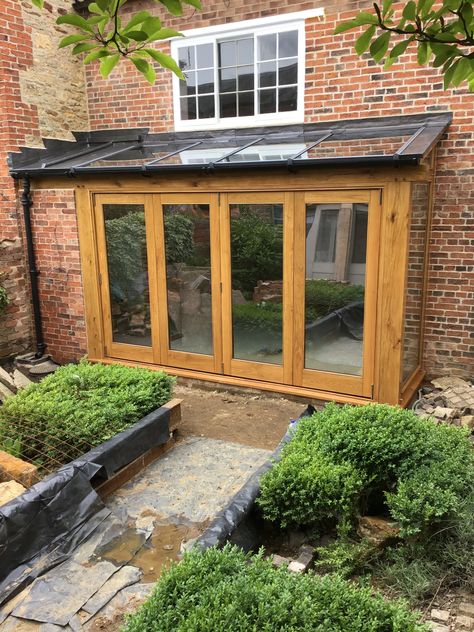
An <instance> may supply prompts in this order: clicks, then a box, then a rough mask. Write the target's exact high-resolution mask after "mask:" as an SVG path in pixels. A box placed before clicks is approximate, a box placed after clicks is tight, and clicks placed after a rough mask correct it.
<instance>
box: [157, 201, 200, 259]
mask: <svg viewBox="0 0 474 632" xmlns="http://www.w3.org/2000/svg"><path fill="white" fill-rule="evenodd" d="M164 224H165V251H166V263H182V262H185V261H187V260H188V259H191V258H192V257H193V255H194V223H193V220H192V219H191V218H190V217H187V216H186V215H183V214H182V213H165V218H164Z"/></svg>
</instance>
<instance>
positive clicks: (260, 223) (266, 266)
mask: <svg viewBox="0 0 474 632" xmlns="http://www.w3.org/2000/svg"><path fill="white" fill-rule="evenodd" d="M230 235H231V253H232V255H231V256H232V286H233V287H234V288H235V289H239V290H242V291H243V292H253V289H254V288H255V286H256V285H257V281H263V280H265V281H271V280H279V279H280V280H281V279H282V278H283V227H282V226H281V225H279V224H271V223H269V222H268V221H266V220H265V219H263V218H262V217H260V215H259V214H258V213H256V212H254V211H251V210H250V209H249V208H242V209H241V212H240V217H239V218H236V219H232V220H231V232H230Z"/></svg>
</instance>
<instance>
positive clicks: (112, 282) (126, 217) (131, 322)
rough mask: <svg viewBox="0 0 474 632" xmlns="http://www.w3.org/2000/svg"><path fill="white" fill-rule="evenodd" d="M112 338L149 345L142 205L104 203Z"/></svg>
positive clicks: (149, 320) (146, 268)
mask: <svg viewBox="0 0 474 632" xmlns="http://www.w3.org/2000/svg"><path fill="white" fill-rule="evenodd" d="M103 212H104V226H105V239H106V248H107V266H108V271H109V289H110V311H111V314H112V338H113V340H114V341H115V342H123V343H128V344H134V345H142V346H147V347H149V346H151V319H150V297H149V290H148V264H147V252H146V230H145V209H144V206H143V204H104V206H103Z"/></svg>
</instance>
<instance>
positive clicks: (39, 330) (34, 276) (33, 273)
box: [21, 174, 46, 358]
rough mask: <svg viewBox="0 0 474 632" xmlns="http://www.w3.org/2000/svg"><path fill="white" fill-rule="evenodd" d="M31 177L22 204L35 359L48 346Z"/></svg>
mask: <svg viewBox="0 0 474 632" xmlns="http://www.w3.org/2000/svg"><path fill="white" fill-rule="evenodd" d="M30 192H31V186H30V177H29V175H28V174H26V175H25V176H24V178H23V191H22V194H21V204H22V206H23V218H24V220H25V235H26V250H27V253H28V267H29V271H30V284H31V302H32V305H33V318H34V321H35V335H36V353H35V358H41V357H42V356H43V355H44V351H45V349H46V344H45V342H44V338H43V323H42V321H41V307H40V300H39V291H38V276H39V270H38V268H37V267H36V257H35V247H34V243H33V232H32V230H31V207H32V205H33V202H32V200H31V195H30Z"/></svg>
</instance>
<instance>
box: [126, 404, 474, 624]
mask: <svg viewBox="0 0 474 632" xmlns="http://www.w3.org/2000/svg"><path fill="white" fill-rule="evenodd" d="M292 434H293V433H290V434H288V435H286V437H285V438H284V440H283V441H282V443H281V445H280V446H279V448H278V449H277V450H276V452H275V453H274V454H273V458H272V459H271V460H270V461H269V462H268V463H267V464H265V465H264V466H262V467H261V468H260V470H258V471H257V472H256V473H255V474H254V475H253V476H252V478H251V479H249V481H248V482H247V483H246V485H245V486H244V487H243V488H242V489H241V490H240V491H239V492H238V493H237V494H236V496H235V497H234V498H233V499H232V500H231V502H230V503H229V505H228V506H227V507H226V508H225V509H224V510H223V511H222V512H221V513H220V514H219V515H218V516H217V517H216V519H215V520H214V521H213V523H211V525H210V526H209V528H208V529H207V530H206V532H205V533H204V534H203V535H202V536H201V537H200V538H199V539H198V541H197V544H196V550H194V551H193V553H192V555H191V556H189V557H188V558H186V559H185V561H184V562H182V563H181V564H180V565H179V566H176V567H174V568H173V569H172V570H171V571H170V572H169V573H167V574H166V575H165V576H164V578H163V579H162V581H160V582H159V583H158V585H157V587H156V589H155V593H154V595H152V597H151V598H150V600H149V601H148V602H147V604H146V605H145V606H144V607H143V608H142V609H141V610H139V611H138V612H137V614H136V615H135V616H134V617H133V618H132V619H130V621H129V624H128V627H126V630H127V632H148V630H151V629H154V628H153V627H152V625H151V621H152V620H153V621H159V622H160V624H161V626H162V627H160V629H163V630H168V629H170V630H171V629H173V630H174V629H176V630H181V629H183V630H184V629H186V630H193V629H196V630H197V629H209V630H214V629H219V628H218V626H219V625H221V626H222V628H224V627H226V628H227V629H229V630H232V632H233V631H234V630H244V629H250V628H252V625H254V626H257V627H255V629H279V628H278V625H281V624H283V623H285V625H286V626H287V627H285V629H288V630H300V629H310V628H311V629H319V628H318V627H317V626H318V625H326V626H329V627H331V626H332V627H331V629H334V630H337V631H339V630H340V631H341V632H342V631H344V632H345V631H346V630H364V631H365V630H380V629H384V630H387V631H394V630H399V629H400V630H402V629H403V630H424V629H428V628H425V627H424V626H423V625H422V624H420V623H419V619H418V617H419V616H420V615H419V614H416V613H415V614H410V613H409V611H408V609H407V604H402V603H401V602H398V601H396V600H395V601H389V602H387V601H383V602H382V601H379V600H381V597H380V595H379V594H378V593H376V594H373V593H371V592H370V591H368V590H367V588H363V586H367V584H368V583H370V584H371V585H372V587H376V588H378V589H379V590H381V591H382V592H383V594H384V595H385V596H386V597H391V598H395V599H396V598H397V597H398V596H400V595H402V596H404V597H406V598H408V599H409V601H410V603H411V606H412V607H416V606H420V605H423V606H428V608H427V610H428V611H429V608H430V607H431V604H432V603H433V600H434V598H435V597H436V596H437V598H438V599H441V600H442V598H443V593H446V591H447V590H452V589H453V588H454V587H455V586H456V584H464V587H467V588H469V585H468V582H469V580H470V581H471V582H472V578H473V574H472V570H473V567H472V564H473V563H472V560H470V552H471V551H472V545H473V543H474V533H473V526H472V513H470V511H472V504H470V502H471V503H472V474H473V472H474V469H473V468H474V460H473V454H472V448H471V445H470V442H469V440H468V438H467V432H465V431H463V430H461V429H459V428H453V427H448V426H444V425H438V424H435V423H434V422H433V421H431V420H424V419H420V418H417V417H416V416H415V415H414V414H413V413H412V412H411V411H404V410H402V409H398V408H392V407H388V406H381V405H371V406H368V407H361V408H352V407H344V408H340V407H337V406H335V405H329V406H328V407H326V409H325V410H324V411H322V412H319V413H316V415H315V416H309V417H308V418H303V419H301V420H299V421H298V430H297V431H296V433H295V434H294V436H292ZM469 496H471V501H469ZM469 522H470V526H469V524H468V523H469ZM364 529H365V530H364ZM302 544H303V546H301V545H302ZM232 545H237V546H238V548H239V549H244V550H245V551H251V552H255V551H256V550H257V549H258V548H259V547H261V546H263V547H264V549H263V551H264V553H261V554H260V555H259V556H257V557H256V558H255V557H251V558H249V559H251V563H250V564H249V561H248V559H247V558H244V557H243V553H239V552H238V549H235V548H229V547H232ZM222 547H224V549H223V550H222ZM463 547H464V548H465V550H464V551H462V548H463ZM303 549H305V552H304V553H302V550H303ZM460 549H461V550H460ZM308 551H309V556H308ZM274 553H280V554H284V555H285V556H287V557H288V556H290V557H296V556H297V555H298V553H300V560H299V561H298V562H296V563H295V562H293V563H292V564H291V565H290V569H292V570H294V571H296V572H294V573H291V572H290V570H287V569H286V568H280V567H283V566H286V564H288V563H290V562H291V559H286V560H285V559H283V558H282V557H280V556H279V555H275V556H273V554H274ZM315 553H316V559H315V571H310V573H309V575H308V576H307V575H301V572H302V571H303V572H304V571H306V570H308V568H310V567H311V564H312V563H313V557H314V554H315ZM262 555H263V556H265V555H266V556H269V557H270V558H272V557H274V559H273V565H274V566H277V565H278V566H279V568H272V561H271V559H269V560H268V562H267V563H266V565H265V563H264V561H263V560H262V559H261V556H262ZM305 555H306V559H305V560H303V559H302V558H303V557H305ZM244 560H245V561H244ZM208 564H211V566H213V570H212V571H211V570H210V569H209V568H207V566H208ZM249 566H250V568H251V570H246V569H249ZM206 569H207V570H206ZM390 573H392V580H393V581H392V582H390ZM430 573H433V574H434V575H433V577H432V578H431V581H430V582H429V584H426V582H425V583H423V582H424V580H425V579H426V577H427V576H429V575H430ZM303 577H304V578H306V579H302V578H303ZM417 577H418V579H419V580H420V583H421V584H422V585H418V586H417V582H416V579H417ZM181 581H183V583H184V584H185V586H184V587H183V588H181V587H180V583H179V582H181ZM403 582H404V583H403ZM410 582H411V586H410ZM361 583H362V585H363V586H362V588H361ZM187 585H190V586H192V587H193V597H192V599H190V595H189V594H187V592H186V591H187V588H186V586H187ZM272 586H273V587H274V590H273V589H272V588H271V587H272ZM303 587H304V588H303ZM410 587H411V588H413V589H415V592H410ZM267 588H268V590H267ZM300 590H302V594H301V599H300V600H298V598H297V595H299V594H300ZM170 591H171V592H172V594H173V599H175V605H176V607H175V608H174V609H173V612H172V613H171V611H168V610H167V609H166V607H165V606H166V603H167V600H168V598H169V595H170V594H171V592H170ZM319 591H321V592H322V593H324V594H325V595H326V596H328V595H331V598H330V599H329V600H328V601H325V600H320V598H319V597H320V595H319ZM341 594H344V595H352V597H351V598H350V599H352V598H354V599H355V602H357V601H358V600H359V599H362V601H363V603H364V606H359V613H363V614H362V621H361V619H360V614H359V615H356V614H355V612H353V613H352V614H350V615H349V617H348V618H346V619H344V614H343V613H350V612H351V608H352V606H351V604H349V603H344V604H343V603H342V602H343V599H341ZM285 595H288V599H286V597H285ZM290 595H291V599H290ZM307 595H311V596H312V599H311V600H309V601H308V599H305V596H307ZM350 599H349V600H350ZM211 602H212V606H211ZM355 602H354V603H355ZM262 603H265V608H262V606H261V604H262ZM313 603H316V604H318V607H320V608H321V609H322V611H321V612H318V607H316V608H314V607H313ZM222 604H225V608H224V614H222V613H221V610H222V609H223V606H222ZM259 604H260V606H259ZM365 607H367V608H369V610H368V611H367V612H365V611H364V608H365ZM378 608H381V610H378ZM382 611H383V612H382ZM389 611H390V612H391V613H392V615H393V613H395V612H396V615H393V616H392V615H388V614H387V613H388V612H389ZM216 612H219V614H218V615H216V614H215V613H216ZM280 616H281V617H283V618H282V619H281V620H280V618H279V617H280ZM320 617H323V619H324V617H326V618H325V619H324V623H322V619H321V620H320ZM372 617H374V621H375V622H373V620H372ZM383 617H386V618H385V620H384V619H383ZM198 620H199V623H200V625H201V626H204V627H201V628H199V627H193V625H195V622H197V621H198ZM382 620H384V624H383V625H382V623H381V621H382ZM401 622H403V623H401ZM173 626H174V627H173ZM245 626H247V627H245ZM265 626H266V627H265ZM272 626H273V627H272ZM304 626H310V627H304ZM311 626H313V627H311ZM252 629H254V628H252ZM321 629H323V628H321Z"/></svg>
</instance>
